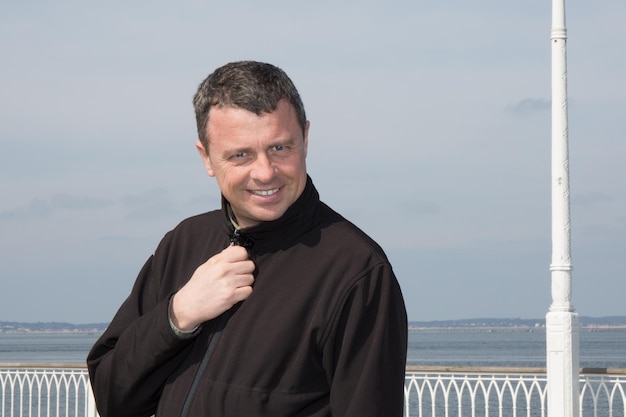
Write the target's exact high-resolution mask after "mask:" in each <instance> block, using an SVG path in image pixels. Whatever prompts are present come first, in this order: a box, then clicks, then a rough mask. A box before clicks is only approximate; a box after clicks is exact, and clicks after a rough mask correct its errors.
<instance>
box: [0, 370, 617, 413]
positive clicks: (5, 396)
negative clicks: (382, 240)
mask: <svg viewBox="0 0 626 417" xmlns="http://www.w3.org/2000/svg"><path fill="white" fill-rule="evenodd" d="M580 375H581V378H580V415H581V417H599V416H601V417H605V416H606V417H626V369H595V370H591V371H589V370H585V369H583V370H581V374H580ZM546 390H547V388H546V374H545V370H544V369H541V368H471V367H470V368H451V367H407V372H406V379H405V389H404V393H405V399H404V409H405V416H406V417H427V416H428V415H430V416H432V417H434V416H446V417H454V416H458V417H470V416H471V417H493V416H495V415H498V416H501V417H522V416H523V415H524V416H526V417H545V416H546V402H547V392H546ZM0 391H1V392H0V397H1V401H0V417H22V416H24V417H25V416H33V415H36V416H39V417H41V416H42V415H45V416H50V415H55V416H61V415H65V416H74V417H98V412H97V410H96V404H95V400H94V397H93V391H92V388H91V384H90V383H89V375H88V374H87V369H86V368H85V367H84V366H80V365H47V364H30V365H27V364H2V363H0ZM522 396H523V397H522ZM455 400H456V403H454V401H455ZM429 410H430V413H429V412H428V411H429ZM493 411H495V413H494V412H493Z"/></svg>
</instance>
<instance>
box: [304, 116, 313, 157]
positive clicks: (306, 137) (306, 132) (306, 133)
mask: <svg viewBox="0 0 626 417" xmlns="http://www.w3.org/2000/svg"><path fill="white" fill-rule="evenodd" d="M310 126H311V122H309V121H308V120H307V121H306V124H305V125H304V157H305V158H306V154H307V151H308V148H309V127H310Z"/></svg>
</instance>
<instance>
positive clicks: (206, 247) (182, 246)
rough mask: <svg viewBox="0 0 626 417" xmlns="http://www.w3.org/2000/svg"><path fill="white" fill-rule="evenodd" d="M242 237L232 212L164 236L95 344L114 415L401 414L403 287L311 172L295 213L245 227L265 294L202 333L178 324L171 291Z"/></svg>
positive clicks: (98, 388)
mask: <svg viewBox="0 0 626 417" xmlns="http://www.w3.org/2000/svg"><path fill="white" fill-rule="evenodd" d="M232 237H233V228H232V225H231V224H230V222H229V221H228V220H227V219H226V216H225V210H224V209H222V210H218V211H213V212H209V213H205V214H202V215H199V216H195V217H191V218H189V219H186V220H184V221H183V222H182V223H181V224H179V225H178V226H177V227H176V228H175V229H174V230H172V231H171V232H169V233H168V234H167V235H166V236H165V237H164V238H163V240H162V241H161V243H160V244H159V246H158V248H157V250H156V252H155V253H154V255H153V256H151V257H150V258H149V259H148V261H147V262H146V264H145V265H144V267H143V269H142V270H141V272H140V274H139V277H138V278H137V281H136V282H135V285H134V287H133V290H132V292H131V294H130V296H129V297H128V299H127V300H126V301H125V302H124V303H123V304H122V306H121V307H120V309H119V311H118V312H117V314H116V315H115V317H114V318H113V320H112V322H111V324H110V325H109V327H108V328H107V330H106V331H105V332H104V334H103V335H102V336H101V337H100V339H99V340H98V341H97V342H96V344H95V345H94V347H93V348H92V350H91V352H90V353H89V356H88V359H87V363H88V368H89V374H90V378H91V382H92V386H93V389H94V394H95V397H96V403H97V405H98V409H99V411H100V414H101V416H102V417H124V416H133V417H139V416H150V415H152V414H154V413H156V415H157V416H166V417H172V416H180V415H182V414H184V415H187V416H207V417H209V416H210V417H226V416H227V417H252V416H271V417H280V416H285V417H287V416H289V417H296V416H302V417H304V416H306V417H312V416H335V417H339V416H340V417H349V416H353V417H368V416H381V417H395V416H398V417H400V416H402V409H403V394H404V391H403V390H404V378H405V360H406V347H407V346H406V344H407V321H406V311H405V308H404V302H403V299H402V295H401V292H400V288H399V286H398V283H397V281H396V278H395V276H394V274H393V271H392V269H391V266H390V264H389V262H388V260H387V258H386V257H385V254H384V253H383V251H382V250H381V248H380V247H379V246H378V245H377V244H376V243H375V242H374V241H372V240H371V239H370V238H369V237H368V236H367V235H365V234H364V233H363V232H362V231H361V230H359V229H358V228H357V227H355V226H354V225H353V224H351V223H350V222H348V221H347V220H345V219H344V218H343V217H341V216H340V215H339V214H337V213H336V212H334V211H333V210H331V209H330V208H329V207H328V206H326V205H325V204H324V203H322V202H320V201H319V196H318V193H317V191H316V190H315V188H314V186H313V184H312V182H311V180H310V178H309V180H308V183H307V186H306V189H305V191H304V192H303V194H302V196H300V198H299V199H298V200H297V201H296V202H295V203H294V204H293V205H292V207H290V208H289V210H288V211H287V212H286V213H285V215H284V216H283V217H282V218H280V219H279V220H276V221H273V222H267V223H262V224H260V225H258V226H254V227H251V228H247V229H243V230H242V231H241V236H240V239H243V240H244V241H245V242H246V243H249V244H250V245H251V246H250V247H249V253H250V257H251V259H252V260H253V261H254V263H255V265H256V271H255V283H254V290H253V293H252V295H251V296H250V297H249V298H248V299H247V300H245V301H244V302H242V303H240V304H238V305H236V306H235V307H234V308H232V309H231V310H229V311H228V312H226V313H224V314H223V315H222V316H220V317H218V318H216V319H214V320H211V321H210V322H207V323H204V324H203V326H202V329H201V331H200V333H199V335H198V336H196V337H194V338H191V339H180V338H178V337H177V336H176V335H175V334H174V333H173V331H172V330H171V328H170V326H169V321H168V304H169V299H170V297H171V296H172V295H173V294H174V293H175V292H176V291H177V290H178V289H179V288H180V287H182V286H183V285H184V284H185V282H186V281H187V280H188V279H189V278H190V277H191V275H192V274H193V272H194V271H195V269H196V268H197V267H198V266H199V265H200V264H202V263H204V262H205V261H206V260H207V259H208V258H210V257H211V256H213V255H215V254H216V253H218V252H220V251H221V250H222V249H224V248H225V247H226V246H228V244H229V240H230V239H231V238H232ZM216 335H217V336H216ZM212 340H213V343H211V341H212ZM209 351H210V352H209ZM207 352H209V353H208V354H207ZM183 410H184V413H183ZM181 413H182V414H181Z"/></svg>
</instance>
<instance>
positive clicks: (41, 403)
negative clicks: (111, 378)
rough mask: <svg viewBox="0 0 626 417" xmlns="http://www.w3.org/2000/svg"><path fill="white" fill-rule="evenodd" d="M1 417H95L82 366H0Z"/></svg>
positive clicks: (85, 371) (86, 377) (87, 379)
mask: <svg viewBox="0 0 626 417" xmlns="http://www.w3.org/2000/svg"><path fill="white" fill-rule="evenodd" d="M0 390H1V392H0V397H1V398H0V417H35V416H36V417H53V416H54V417H62V416H66V417H70V416H73V417H97V416H98V413H97V411H96V405H95V402H94V399H93V392H92V391H91V385H90V384H89V375H88V374H87V369H86V368H85V366H83V365H70V364H0Z"/></svg>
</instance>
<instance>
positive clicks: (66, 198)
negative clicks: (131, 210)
mask: <svg viewBox="0 0 626 417" xmlns="http://www.w3.org/2000/svg"><path fill="white" fill-rule="evenodd" d="M113 204H114V202H113V201H112V200H110V199H106V198H93V197H88V196H75V195H71V194H64V193H63V194H55V195H53V196H52V197H51V198H49V199H45V198H40V197H35V198H33V199H32V200H31V201H30V203H28V204H27V205H24V206H20V207H17V208H14V209H11V210H7V211H3V212H1V213H0V219H10V220H17V219H24V218H31V217H45V216H49V215H51V214H52V213H54V212H56V211H59V210H81V211H83V210H99V209H102V208H107V207H110V206H112V205H113Z"/></svg>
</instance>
